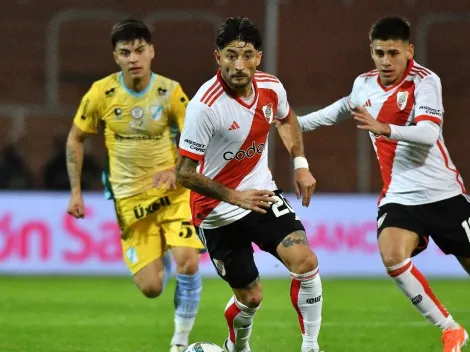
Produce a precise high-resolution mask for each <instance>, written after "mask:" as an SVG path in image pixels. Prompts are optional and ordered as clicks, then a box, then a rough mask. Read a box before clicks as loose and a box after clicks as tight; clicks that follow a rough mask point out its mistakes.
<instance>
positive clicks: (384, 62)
mask: <svg viewBox="0 0 470 352" xmlns="http://www.w3.org/2000/svg"><path fill="white" fill-rule="evenodd" d="M382 65H383V66H389V65H390V60H389V57H388V55H384V56H383V58H382Z"/></svg>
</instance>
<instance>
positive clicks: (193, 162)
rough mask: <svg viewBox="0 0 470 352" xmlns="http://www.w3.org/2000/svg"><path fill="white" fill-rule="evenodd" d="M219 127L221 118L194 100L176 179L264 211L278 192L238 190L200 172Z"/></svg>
mask: <svg viewBox="0 0 470 352" xmlns="http://www.w3.org/2000/svg"><path fill="white" fill-rule="evenodd" d="M216 129H217V121H216V119H215V118H213V117H212V116H211V112H210V111H208V110H207V108H205V106H200V105H199V104H197V103H194V104H192V105H191V104H190V105H189V106H188V111H187V114H186V121H185V126H184V128H183V131H182V133H181V138H180V148H179V156H178V160H177V163H176V180H177V181H178V182H179V183H180V184H181V185H183V186H184V187H186V188H189V189H191V190H192V191H194V192H197V193H199V194H202V195H205V196H207V197H210V198H214V199H217V200H221V201H223V202H227V203H231V204H234V205H237V206H239V207H242V208H244V209H249V210H254V211H257V212H260V213H266V210H264V209H263V208H269V206H270V203H273V202H275V200H274V199H273V198H271V196H274V195H275V194H274V192H272V191H267V190H248V191H243V192H241V191H237V190H233V189H230V188H227V187H226V186H224V185H223V184H221V183H219V182H217V181H214V180H212V179H210V178H209V177H206V176H204V175H202V174H200V173H199V172H197V166H198V165H199V163H200V162H201V161H202V160H203V158H204V155H205V152H206V148H207V146H208V145H209V142H210V140H211V138H212V136H213V134H214V133H215V131H216Z"/></svg>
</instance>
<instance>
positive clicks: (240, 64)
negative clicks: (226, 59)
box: [235, 57, 244, 71]
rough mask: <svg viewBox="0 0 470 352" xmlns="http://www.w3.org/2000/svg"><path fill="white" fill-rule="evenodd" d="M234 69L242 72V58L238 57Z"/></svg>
mask: <svg viewBox="0 0 470 352" xmlns="http://www.w3.org/2000/svg"><path fill="white" fill-rule="evenodd" d="M235 69H236V70H237V71H243V69H244V65H243V58H241V57H239V58H238V59H237V60H236V61H235Z"/></svg>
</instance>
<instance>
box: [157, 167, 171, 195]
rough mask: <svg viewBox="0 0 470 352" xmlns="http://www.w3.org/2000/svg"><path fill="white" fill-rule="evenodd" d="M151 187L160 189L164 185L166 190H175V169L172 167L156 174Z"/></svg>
mask: <svg viewBox="0 0 470 352" xmlns="http://www.w3.org/2000/svg"><path fill="white" fill-rule="evenodd" d="M153 185H154V186H155V187H156V188H158V189H160V188H161V187H162V185H165V186H166V189H168V190H176V173H175V168H174V167H172V168H170V169H167V170H163V171H160V172H157V173H156V174H155V175H154V176H153Z"/></svg>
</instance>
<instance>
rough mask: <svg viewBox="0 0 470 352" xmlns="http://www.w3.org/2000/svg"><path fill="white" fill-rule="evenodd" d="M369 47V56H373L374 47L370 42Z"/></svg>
mask: <svg viewBox="0 0 470 352" xmlns="http://www.w3.org/2000/svg"><path fill="white" fill-rule="evenodd" d="M369 48H370V56H371V57H372V58H374V47H373V46H372V43H370V45H369Z"/></svg>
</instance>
